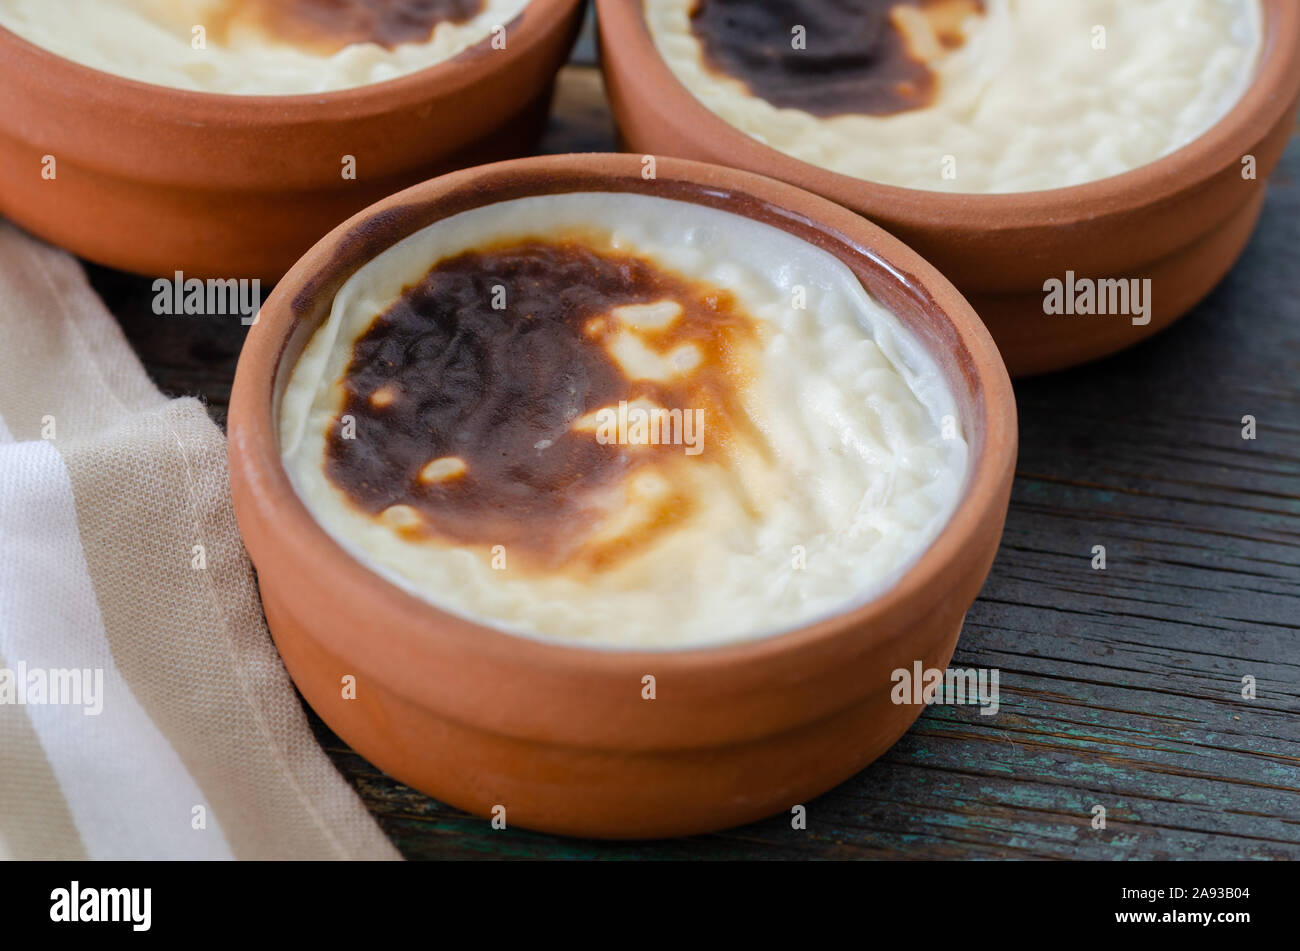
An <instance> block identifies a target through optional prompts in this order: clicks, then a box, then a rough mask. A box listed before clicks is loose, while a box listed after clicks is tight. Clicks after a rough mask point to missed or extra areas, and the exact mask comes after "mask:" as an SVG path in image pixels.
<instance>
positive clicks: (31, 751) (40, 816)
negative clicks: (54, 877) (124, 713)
mask: <svg viewBox="0 0 1300 951" xmlns="http://www.w3.org/2000/svg"><path fill="white" fill-rule="evenodd" d="M0 668H9V661H8V659H7V658H6V657H4V656H3V655H0ZM0 802H4V803H7V804H9V808H7V809H4V810H0V859H22V860H28V861H30V860H47V859H48V860H58V861H77V860H81V859H85V858H86V850H85V848H83V847H82V844H81V836H80V834H79V833H78V832H77V824H76V823H75V822H73V820H72V813H70V812H69V811H68V805H67V803H66V802H64V801H63V790H62V789H60V788H59V781H58V779H56V778H55V776H54V772H53V771H52V770H51V769H50V764H49V763H48V762H47V761H46V759H45V752H44V750H42V749H41V741H40V739H39V738H38V737H37V736H36V731H35V730H33V729H32V724H31V722H30V721H29V720H28V719H27V714H26V713H25V712H24V711H23V708H22V707H19V706H13V705H8V704H5V705H0Z"/></svg>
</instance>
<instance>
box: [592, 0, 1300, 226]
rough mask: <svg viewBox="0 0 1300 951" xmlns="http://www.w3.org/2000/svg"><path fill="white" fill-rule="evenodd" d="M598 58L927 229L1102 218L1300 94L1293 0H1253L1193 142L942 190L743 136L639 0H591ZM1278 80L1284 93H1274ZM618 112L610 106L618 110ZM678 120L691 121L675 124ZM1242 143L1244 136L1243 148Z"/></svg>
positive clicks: (703, 119) (1183, 185) (1259, 135)
mask: <svg viewBox="0 0 1300 951" xmlns="http://www.w3.org/2000/svg"><path fill="white" fill-rule="evenodd" d="M595 4H596V15H597V23H598V25H599V30H600V40H601V43H600V46H601V54H600V55H601V68H602V70H604V69H606V68H607V67H606V65H605V64H606V59H605V57H606V56H607V55H609V54H610V47H614V53H613V55H615V56H619V57H628V56H630V57H632V58H633V59H634V60H635V61H636V65H635V67H634V68H635V72H636V73H638V74H639V76H638V79H637V80H635V82H634V85H636V86H637V87H638V88H641V89H644V88H645V85H646V84H650V86H651V87H652V88H653V89H654V90H655V96H656V97H657V99H658V108H656V109H655V114H656V115H657V116H661V117H662V116H665V115H669V116H673V117H675V118H674V128H675V130H676V131H677V132H678V134H680V135H682V136H683V137H684V138H688V139H690V140H691V141H692V142H699V141H704V140H708V141H709V142H710V143H712V145H713V147H715V148H717V149H719V150H724V151H726V152H727V153H728V154H734V155H738V156H741V157H743V160H745V161H746V165H747V168H752V169H755V170H757V171H758V172H759V173H760V174H763V175H768V176H770V177H773V178H778V179H781V180H782V181H787V182H790V183H791V184H794V185H797V186H798V187H800V188H803V189H804V190H806V191H811V192H814V193H815V194H819V195H823V196H826V197H828V198H830V199H832V200H834V201H837V202H839V203H840V204H843V205H845V206H846V207H848V208H853V209H859V210H861V211H862V213H864V214H867V215H870V216H873V217H875V216H880V215H887V216H889V217H890V218H891V219H893V220H895V221H898V220H902V221H905V222H906V223H907V224H908V225H910V226H913V227H917V228H922V229H924V230H925V231H927V232H944V231H950V230H959V231H960V230H968V229H970V228H972V227H977V228H978V229H979V230H981V231H985V232H989V231H993V232H998V231H1014V230H1023V229H1027V228H1035V227H1039V226H1043V225H1049V226H1058V225H1063V224H1069V223H1073V222H1077V221H1080V220H1085V219H1094V218H1104V217H1106V216H1108V215H1111V214H1116V213H1122V212H1125V211H1128V210H1131V209H1132V208H1134V207H1139V206H1149V205H1154V204H1158V203H1160V202H1163V201H1167V200H1169V199H1171V198H1173V197H1174V196H1176V195H1178V194H1180V193H1184V192H1186V191H1188V190H1190V189H1192V188H1194V187H1196V186H1198V185H1200V184H1202V183H1204V182H1206V181H1208V180H1209V179H1211V178H1213V177H1214V175H1215V174H1217V173H1218V172H1220V171H1222V170H1223V169H1224V168H1226V167H1228V166H1229V165H1231V164H1234V163H1237V162H1239V161H1240V160H1241V158H1242V156H1244V155H1246V154H1248V152H1249V151H1250V149H1252V148H1254V147H1255V146H1256V144H1257V143H1259V142H1260V141H1261V140H1262V139H1263V138H1264V137H1265V136H1266V135H1267V133H1268V131H1269V129H1270V128H1271V127H1272V126H1273V125H1274V124H1275V123H1276V122H1277V121H1278V118H1279V116H1280V115H1281V113H1282V111H1283V110H1285V109H1286V108H1288V106H1289V104H1290V103H1291V102H1292V101H1294V99H1295V97H1296V95H1297V94H1300V3H1294V2H1284V0H1261V6H1262V8H1263V29H1264V42H1263V46H1262V48H1261V50H1260V58H1259V62H1258V64H1257V66H1256V70H1255V74H1254V76H1253V77H1252V78H1251V80H1250V83H1249V85H1248V86H1247V87H1246V90H1245V92H1244V93H1243V94H1242V97H1241V99H1239V100H1238V101H1237V102H1236V103H1235V104H1234V105H1233V106H1232V108H1230V109H1229V110H1228V112H1227V113H1226V114H1225V115H1224V116H1223V117H1222V118H1220V119H1219V121H1218V122H1216V123H1215V124H1214V125H1212V126H1211V127H1210V128H1209V129H1207V130H1206V131H1204V132H1203V133H1201V134H1200V135H1199V136H1197V137H1196V138H1195V139H1193V140H1192V141H1191V142H1188V143H1187V144H1185V145H1183V146H1180V147H1179V148H1177V149H1175V150H1174V151H1173V152H1170V153H1169V154H1168V155H1164V156H1161V157H1160V158H1158V159H1156V160H1155V161H1153V162H1148V163H1147V164H1145V165H1140V166H1138V167H1137V168H1132V169H1129V170H1128V171H1125V172H1121V173H1119V174H1117V175H1110V176H1107V177H1106V178H1100V179H1096V180H1094V181H1090V182H1083V183H1081V184H1078V185H1069V186H1064V187H1060V188H1046V189H1039V190H1037V191H1027V192H1000V193H987V192H943V191H933V190H928V189H920V188H904V187H901V186H897V185H886V184H882V183H880V182H874V181H870V180H868V179H864V178H854V177H853V176H851V175H844V174H842V173H840V172H833V171H831V170H830V169H825V168H822V167H820V166H817V165H813V164H811V163H809V162H805V161H803V160H802V159H797V158H794V157H793V156H790V155H786V154H785V153H784V152H781V151H779V150H778V149H775V148H772V147H771V146H768V145H765V144H763V143H761V142H759V141H758V140H757V139H754V138H751V137H750V136H749V135H747V134H746V133H744V132H742V131H740V130H739V129H737V128H736V127H735V126H733V125H731V124H730V123H728V122H727V121H726V120H725V119H723V118H721V117H720V116H718V115H716V114H715V113H713V112H712V111H710V110H709V109H708V107H707V106H705V105H704V103H703V102H701V101H700V100H699V99H697V98H696V97H695V95H694V94H693V93H692V92H691V91H690V90H689V89H687V88H686V86H685V85H684V84H683V83H682V82H681V81H680V80H679V79H678V78H677V75H676V74H675V73H674V72H673V71H672V69H671V68H670V67H669V66H668V63H667V62H666V61H665V60H664V59H663V57H662V56H660V55H659V50H658V47H656V46H655V43H654V40H653V38H652V37H651V35H650V30H649V27H648V26H647V25H646V22H645V15H644V12H643V6H642V0H595ZM1283 90H1286V94H1285V95H1279V92H1280V91H1283ZM615 117H616V118H618V116H617V110H616V116H615ZM682 130H689V131H686V132H683V131H682ZM1242 146H1247V147H1246V148H1243V147H1242Z"/></svg>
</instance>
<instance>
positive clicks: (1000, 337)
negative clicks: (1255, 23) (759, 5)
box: [597, 0, 1300, 376]
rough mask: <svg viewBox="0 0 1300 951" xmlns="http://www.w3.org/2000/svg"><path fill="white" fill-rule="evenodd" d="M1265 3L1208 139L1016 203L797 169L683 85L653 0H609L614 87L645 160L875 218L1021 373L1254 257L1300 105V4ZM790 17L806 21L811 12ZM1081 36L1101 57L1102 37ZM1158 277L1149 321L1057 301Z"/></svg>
mask: <svg viewBox="0 0 1300 951" xmlns="http://www.w3.org/2000/svg"><path fill="white" fill-rule="evenodd" d="M1261 2H1262V7H1261V10H1262V34H1263V36H1262V44H1261V47H1260V52H1259V56H1258V60H1257V65H1256V68H1255V71H1254V75H1253V79H1251V80H1249V85H1247V86H1246V87H1245V89H1244V92H1243V93H1242V95H1241V97H1240V99H1239V100H1237V101H1236V103H1235V105H1233V106H1232V107H1231V109H1230V110H1229V111H1227V113H1226V115H1224V117H1223V118H1222V119H1220V120H1219V121H1218V122H1216V123H1214V124H1213V125H1212V126H1211V127H1210V128H1209V129H1208V131H1205V132H1204V133H1203V134H1200V135H1198V136H1197V137H1195V138H1193V139H1192V140H1191V141H1190V142H1188V143H1187V144H1186V145H1183V146H1182V147H1180V148H1177V149H1175V150H1174V151H1172V152H1170V153H1169V154H1167V155H1164V156H1163V157H1160V158H1157V159H1155V160H1154V161H1151V162H1149V163H1148V164H1142V165H1139V166H1137V167H1134V168H1131V169H1129V170H1127V171H1122V172H1120V173H1119V174H1113V175H1110V176H1109V177H1104V178H1098V179H1096V180H1093V181H1085V182H1083V183H1082V184H1074V185H1070V186H1068V187H1059V188H1058V187H1053V188H1045V189H1042V190H1037V191H1008V192H1005V193H961V192H954V191H944V190H923V189H921V188H912V187H898V186H894V185H886V184H880V183H878V182H875V181H868V180H866V179H864V178H858V177H853V176H850V175H846V174H841V173H839V172H836V171H831V170H830V169H829V168H826V167H822V166H819V165H814V164H811V163H810V162H806V161H802V160H800V159H798V158H794V157H792V156H791V155H790V154H787V152H784V151H779V150H778V149H776V148H773V147H770V146H769V145H766V144H764V143H763V142H761V141H759V140H758V139H756V138H753V137H751V136H750V135H748V134H746V133H745V132H743V131H741V130H740V129H739V128H737V127H736V126H733V125H731V124H729V123H728V122H727V121H724V120H723V119H722V118H720V117H719V116H718V115H717V114H715V113H714V112H713V111H711V110H710V108H708V107H706V106H705V105H704V104H703V102H702V101H701V100H700V99H698V98H697V97H696V96H695V95H694V94H693V93H692V92H691V91H690V90H689V89H688V88H687V86H686V85H685V84H684V83H683V82H682V81H681V80H679V78H678V76H677V74H675V73H674V71H673V69H672V68H670V66H669V64H668V63H667V62H666V61H665V59H664V58H663V56H662V55H661V53H660V50H659V47H658V46H657V45H656V43H655V41H654V38H653V36H652V35H651V31H650V29H649V28H648V26H647V21H646V16H645V13H644V10H645V7H644V5H643V0H597V13H598V17H599V27H600V43H601V51H602V66H603V70H604V74H605V82H606V88H607V91H608V94H609V98H610V101H611V103H612V106H613V110H614V114H615V118H616V120H617V123H618V126H619V130H620V134H621V136H622V139H623V141H624V143H625V145H626V147H627V148H628V149H629V150H632V151H636V152H640V153H645V154H654V155H671V156H678V157H682V158H689V159H695V160H699V161H707V162H725V163H726V164H728V165H731V166H734V167H737V168H741V169H745V170H747V171H752V172H757V173H760V174H763V175H767V176H770V177H772V178H777V179H780V180H782V181H785V182H789V183H791V184H794V185H797V186H799V187H800V188H803V189H805V190H807V191H811V192H814V193H816V194H819V195H822V196H823V197H826V198H829V199H831V200H833V201H835V202H838V203H839V204H841V205H844V206H845V207H846V208H850V209H852V210H853V211H856V212H858V213H859V214H861V215H863V216H865V217H867V218H868V219H870V220H871V221H873V222H874V223H876V224H877V225H879V226H881V227H882V228H885V229H887V230H888V231H890V232H891V233H892V234H894V235H896V236H898V237H899V238H901V239H902V240H903V241H905V242H907V244H908V245H909V246H911V247H912V248H913V249H915V250H916V251H917V252H918V253H920V254H921V255H922V256H923V257H925V258H926V260H928V261H929V262H930V263H932V264H934V265H935V266H936V267H937V268H938V269H939V270H940V271H941V272H942V273H943V274H944V275H945V276H946V277H948V279H949V280H951V281H952V282H953V283H954V284H955V285H956V286H957V288H958V289H959V290H960V291H961V292H962V293H963V294H964V295H965V297H966V298H967V300H969V301H970V303H971V304H972V306H973V307H974V308H975V310H976V311H977V312H978V313H979V315H980V316H981V318H982V319H983V320H984V322H985V324H986V325H987V326H988V328H989V330H990V332H991V333H992V334H993V337H994V339H995V340H996V341H997V344H998V346H999V348H1000V350H1001V352H1002V356H1003V358H1004V360H1005V361H1006V364H1007V367H1008V369H1009V370H1010V372H1011V373H1012V375H1013V376H1019V375H1026V374H1033V373H1040V372H1045V371H1050V370H1056V369H1060V368H1063V367H1067V366H1072V365H1075V364H1079V363H1082V362H1085V361H1088V360H1092V359H1095V358H1098V357H1101V356H1104V355H1106V354H1109V353H1113V352H1115V351H1118V350H1120V349H1123V348H1125V347H1128V346H1130V345H1132V344H1134V343H1136V342H1137V341H1139V340H1141V339H1142V338H1144V337H1146V336H1148V335H1150V334H1153V333H1155V332H1156V331H1158V330H1160V329H1161V328H1163V327H1165V326H1167V325H1168V324H1169V323H1171V322H1172V321H1174V320H1175V319H1177V318H1178V317H1179V316H1181V315H1182V314H1184V313H1186V312H1187V311H1188V310H1189V309H1190V308H1191V307H1192V306H1193V305H1194V304H1196V302H1197V301H1199V300H1200V299H1201V298H1202V297H1204V296H1205V295H1206V294H1207V293H1208V292H1209V291H1210V290H1211V288H1213V287H1214V285H1215V284H1216V283H1217V282H1218V281H1219V280H1220V279H1221V278H1222V277H1223V276H1224V274H1225V273H1227V271H1228V269H1229V268H1230V267H1231V265H1232V263H1233V262H1234V261H1235V260H1236V258H1237V257H1238V255H1239V254H1240V253H1241V251H1242V250H1243V248H1244V247H1245V245H1246V242H1247V240H1248V239H1249V237H1250V234H1251V232H1252V230H1253V228H1254V225H1255V222H1256V220H1257V218H1258V216H1259V212H1260V208H1261V205H1262V202H1263V199H1264V183H1265V181H1266V180H1267V178H1268V175H1269V173H1270V171H1271V170H1272V169H1273V167H1274V166H1275V165H1276V163H1277V161H1278V159H1279V157H1280V156H1281V154H1282V151H1283V148H1284V147H1285V144H1286V141H1287V139H1288V137H1289V136H1290V134H1291V132H1292V129H1293V124H1294V121H1295V113H1296V105H1297V100H1300V4H1295V3H1291V2H1289V0H1261ZM899 5H900V6H902V5H903V4H902V3H900V4H899ZM813 6H816V5H813ZM935 6H940V5H939V4H936V5H935ZM949 6H950V7H951V6H954V4H949ZM971 6H975V5H973V4H972V5H971ZM727 9H729V10H734V9H737V8H736V7H728V8H727ZM786 12H788V14H789V19H791V20H792V21H799V20H800V19H806V18H802V17H801V16H800V14H801V8H800V7H799V6H798V5H794V6H793V7H791V8H789V9H788V10H787V11H786ZM728 15H729V14H728ZM719 16H723V14H719ZM812 16H813V14H811V13H809V14H808V17H809V18H810V17H812ZM1078 39H1079V42H1080V43H1083V44H1085V46H1084V48H1085V49H1086V44H1087V42H1088V37H1087V35H1086V34H1080V36H1079V37H1078ZM807 42H808V43H809V44H812V43H813V37H812V36H811V35H810V36H809V37H808V38H807ZM809 48H810V49H811V46H809ZM1035 95H1036V93H1035V91H1034V90H1033V89H1032V88H1025V89H1024V96H1025V97H1029V98H1030V99H1032V98H1033V97H1035ZM1079 121H1080V122H1082V121H1083V118H1082V117H1081V118H1080V120H1079ZM1030 131H1031V132H1032V130H1030ZM929 144H932V145H934V147H935V148H938V144H937V143H929ZM958 181H960V179H958ZM1148 279H1149V280H1150V282H1151V283H1150V285H1148V287H1149V294H1148V295H1147V301H1148V303H1149V308H1144V311H1143V313H1142V314H1141V315H1135V314H1130V313H1124V314H1108V315H1105V316H1102V315H1098V314H1090V315H1086V316H1085V315H1084V313H1079V314H1076V313H1075V312H1074V311H1073V309H1069V308H1067V309H1065V311H1064V312H1063V313H1062V312H1058V309H1057V308H1055V306H1054V305H1051V304H1050V303H1049V301H1048V291H1049V290H1050V289H1053V288H1054V287H1055V286H1054V285H1053V284H1052V283H1051V282H1060V288H1063V289H1064V293H1065V294H1067V295H1070V294H1071V292H1072V289H1073V288H1074V287H1075V286H1076V285H1079V286H1082V284H1084V283H1087V282H1102V281H1108V282H1118V281H1125V282H1128V281H1133V280H1137V281H1145V280H1148ZM1060 288H1056V289H1060Z"/></svg>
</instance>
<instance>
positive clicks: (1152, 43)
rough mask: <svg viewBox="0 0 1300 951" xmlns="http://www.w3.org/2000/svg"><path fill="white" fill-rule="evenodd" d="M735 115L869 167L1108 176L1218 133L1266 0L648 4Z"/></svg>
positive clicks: (773, 138) (1053, 179) (677, 57)
mask: <svg viewBox="0 0 1300 951" xmlns="http://www.w3.org/2000/svg"><path fill="white" fill-rule="evenodd" d="M644 9H645V18H646V21H647V23H648V24H649V27H650V33H651V35H652V36H653V38H654V42H655V45H656V46H657V48H658V50H659V52H660V54H661V55H662V56H663V58H664V61H665V62H666V63H667V64H668V66H669V67H670V68H671V69H672V71H673V73H674V74H676V76H677V78H678V79H679V80H680V81H681V82H682V84H683V85H684V86H685V87H686V88H687V89H688V90H690V92H691V93H693V94H694V95H695V96H696V97H697V98H698V99H699V100H700V101H701V102H702V103H703V104H704V105H705V106H707V107H708V108H709V109H710V110H711V111H713V112H714V113H716V114H717V115H718V116H720V117H721V118H722V119H724V120H726V121H727V122H728V123H729V124H731V125H733V126H735V127H736V128H738V129H740V130H741V131H742V132H744V133H746V134H747V135H749V136H752V137H753V138H755V139H757V140H759V141H760V142H763V143H765V144H767V145H769V146H771V147H772V148H775V149H778V150H779V151H781V152H785V153H786V154H788V155H791V156H793V157H795V158H797V159H800V160H802V161H805V162H808V163H811V164H813V165H818V166H821V167H823V168H827V169H830V170H832V171H835V172H839V173H841V174H844V175H852V176H855V177H857V178H862V179H866V180H868V181H873V182H881V183H883V184H887V185H898V186H902V187H906V188H917V189H926V190H933V191H950V192H971V193H989V192H1022V191H1034V190H1039V189H1048V188H1061V187H1065V186H1069V185H1078V184H1081V183H1083V182H1089V181H1094V180H1096V179H1101V178H1107V177H1109V176H1112V175H1117V174H1120V173H1121V172H1126V171H1129V170H1130V169H1134V168H1137V167H1139V166H1142V165H1146V164H1148V163H1150V162H1153V161H1155V160H1156V159H1158V158H1160V157H1161V156H1164V155H1167V154H1169V153H1170V152H1173V151H1174V150H1176V149H1178V148H1180V147H1182V146H1184V145H1186V144H1187V143H1189V142H1191V141H1192V140H1193V139H1196V138H1197V137H1199V136H1200V135H1202V134H1203V133H1204V132H1206V131H1207V130H1208V129H1209V128H1210V127H1211V126H1212V125H1214V124H1215V123H1216V122H1218V121H1219V120H1220V119H1221V118H1223V116H1224V115H1226V114H1227V113H1228V111H1229V110H1231V109H1232V107H1233V106H1234V105H1235V104H1236V103H1237V101H1238V100H1239V99H1240V98H1241V96H1242V94H1243V93H1244V92H1245V90H1246V88H1247V87H1248V86H1249V85H1250V83H1251V81H1252V79H1253V77H1254V74H1255V70H1256V65H1257V61H1258V59H1259V54H1260V49H1261V47H1262V43H1263V11H1262V8H1261V6H1260V3H1259V0H797V2H792V3H783V4H763V3H753V2H750V0H645V6H644Z"/></svg>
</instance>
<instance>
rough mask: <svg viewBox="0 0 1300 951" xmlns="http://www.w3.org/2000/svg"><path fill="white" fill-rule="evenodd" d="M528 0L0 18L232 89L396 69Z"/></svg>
mask: <svg viewBox="0 0 1300 951" xmlns="http://www.w3.org/2000/svg"><path fill="white" fill-rule="evenodd" d="M527 3H528V0H57V2H54V0H0V26H2V27H5V28H6V29H9V30H11V31H13V32H14V33H16V34H18V35H19V36H21V37H22V38H23V39H25V40H27V41H28V42H30V43H34V44H36V45H37V46H41V47H44V48H45V49H47V50H49V51H50V52H52V53H57V54H58V55H59V56H62V57H64V58H66V59H70V60H73V61H75V62H78V63H81V64H83V65H85V66H90V67H92V68H93V69H98V70H102V71H103V72H107V73H115V74H117V75H119V76H125V77H127V78H128V79H136V80H140V81H141V82H146V83H154V84H156V85H159V86H171V87H174V88H176V89H190V90H199V91H202V92H215V93H230V94H235V95H271V96H274V95H294V94H305V93H319V92H329V91H331V90H337V89H348V88H351V87H354V86H364V85H367V84H369V83H378V82H383V81H384V80H387V79H395V78H396V77H398V76H403V75H405V74H407V73H413V72H415V71H417V70H420V69H424V68H426V67H428V66H432V65H434V64H435V63H440V62H442V61H443V60H446V59H450V58H451V57H453V56H456V55H457V54H459V53H461V52H463V51H464V50H466V49H468V48H469V47H471V46H473V45H474V44H476V43H478V42H480V41H482V40H484V39H488V38H489V37H490V36H491V35H492V34H493V32H494V31H495V30H497V29H498V28H504V26H505V25H506V24H507V23H508V22H509V21H510V20H512V19H514V18H515V17H516V16H517V15H518V14H519V12H520V11H521V10H523V8H524V7H525V6H526V5H527Z"/></svg>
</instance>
